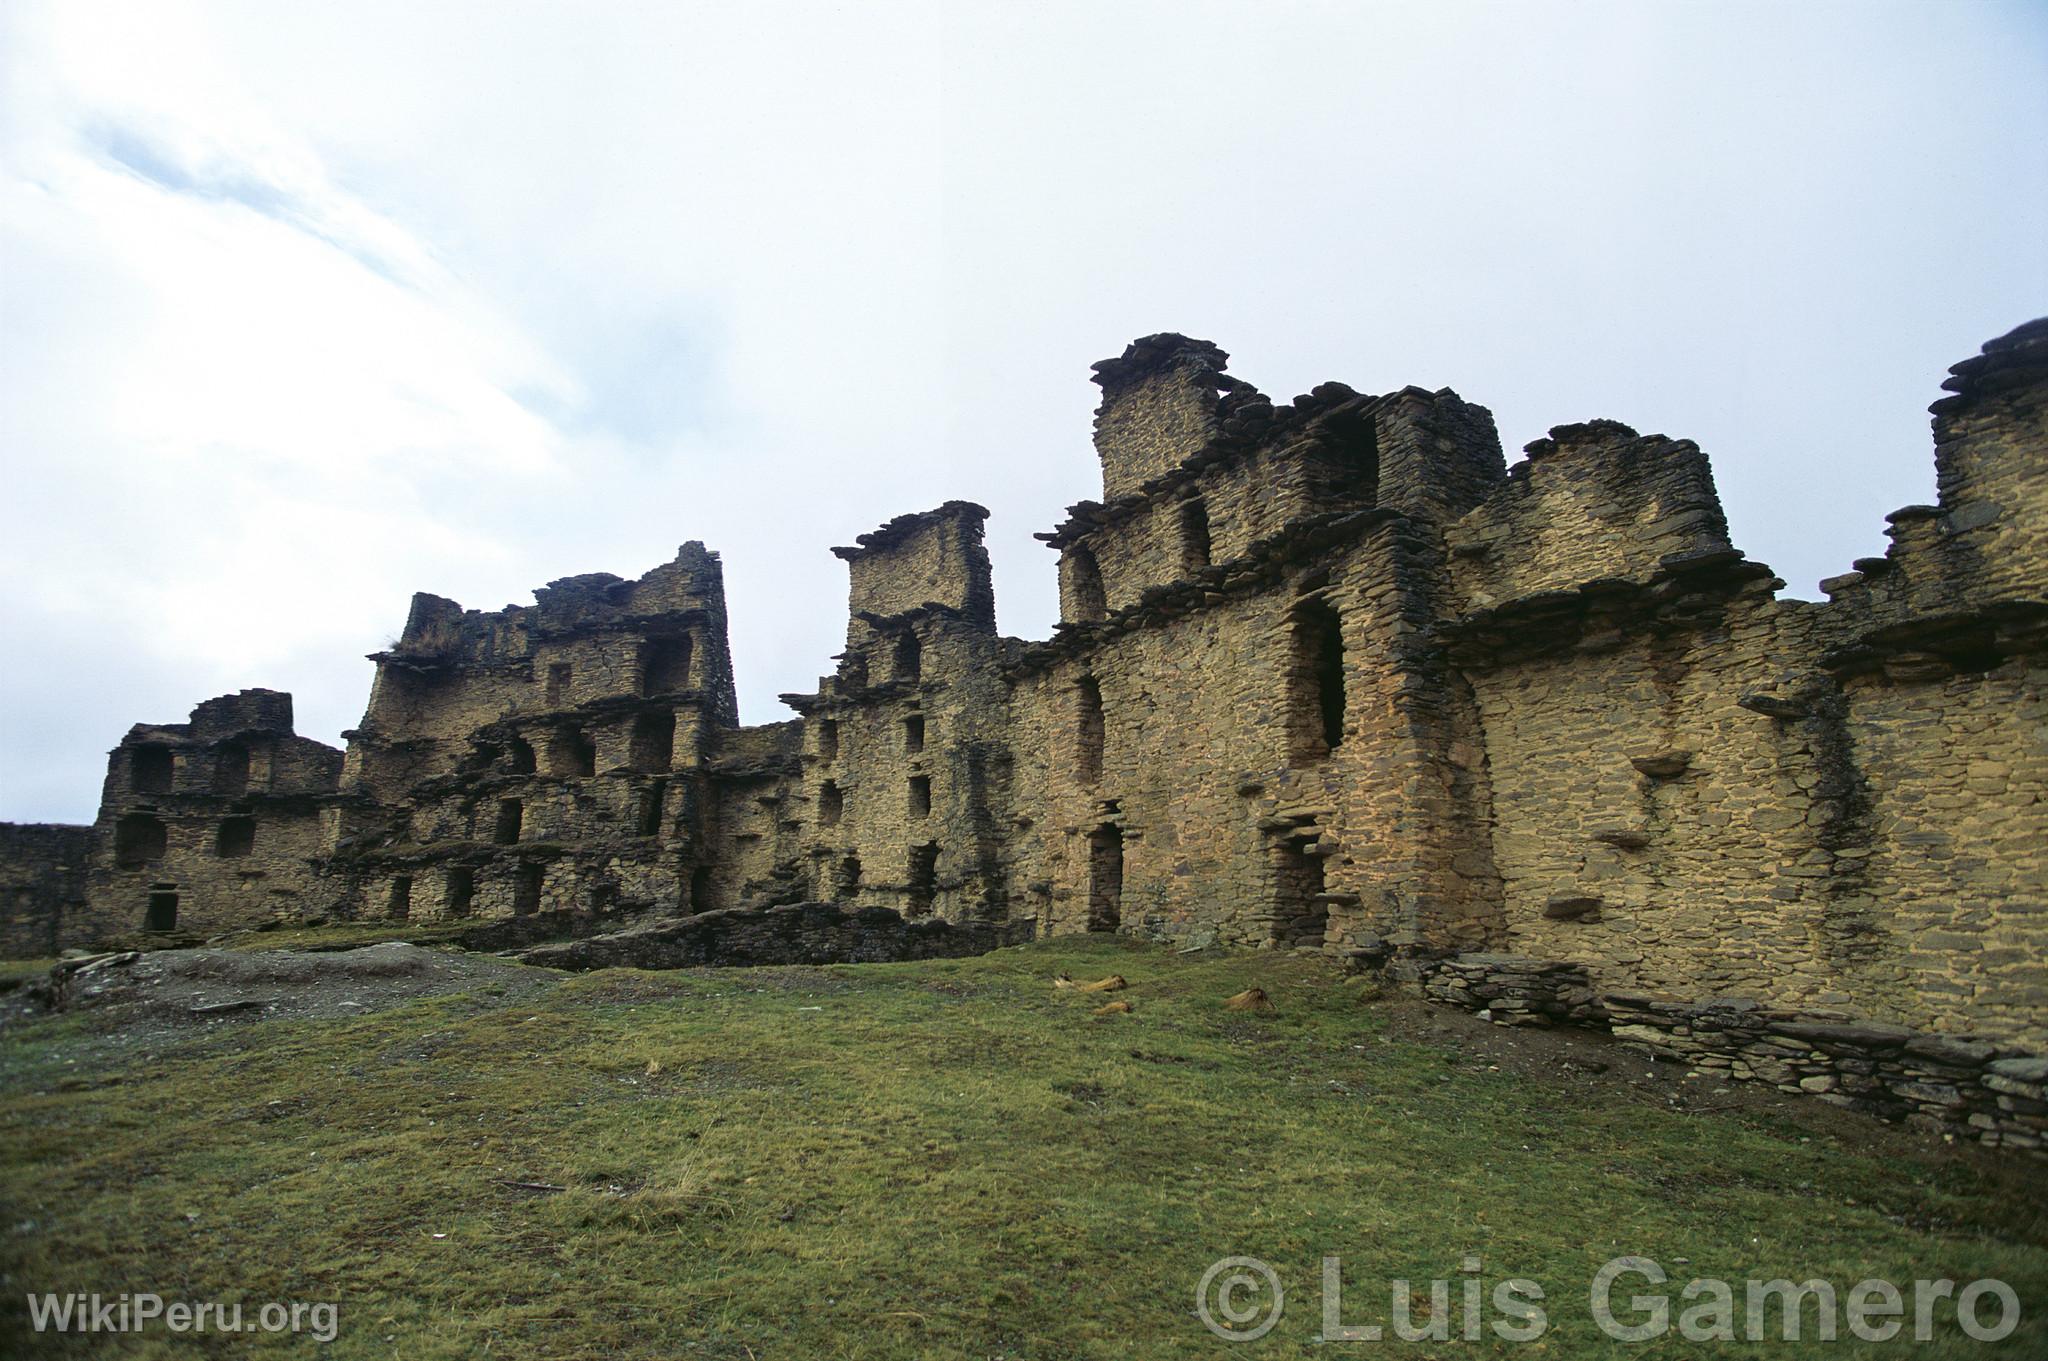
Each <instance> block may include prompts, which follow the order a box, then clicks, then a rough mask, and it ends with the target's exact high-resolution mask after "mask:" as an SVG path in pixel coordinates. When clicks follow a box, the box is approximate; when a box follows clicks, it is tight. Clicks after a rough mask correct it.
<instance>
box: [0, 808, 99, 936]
mask: <svg viewBox="0 0 2048 1361" xmlns="http://www.w3.org/2000/svg"><path fill="white" fill-rule="evenodd" d="M91 854H92V828H90V827H72V826H65V825H62V824H57V823H26V824H24V823H13V822H5V823H0V956H4V957H5V958H8V959H33V958H35V957H36V956H38V955H54V954H56V953H57V952H58V951H59V950H60V949H63V948H64V947H65V945H66V944H67V943H68V942H69V941H70V940H71V939H72V938H73V937H74V934H75V928H73V927H72V926H71V923H72V922H73V921H74V920H75V919H76V918H78V917H80V916H81V915H83V914H84V912H85V910H86V892H87V888H86V884H87V878H86V876H87V872H88V864H89V861H90V857H91Z"/></svg>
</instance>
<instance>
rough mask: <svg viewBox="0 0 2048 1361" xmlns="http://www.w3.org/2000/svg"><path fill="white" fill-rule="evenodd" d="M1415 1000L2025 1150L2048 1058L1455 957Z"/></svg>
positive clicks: (1979, 1039) (1958, 1035) (2042, 1112)
mask: <svg viewBox="0 0 2048 1361" xmlns="http://www.w3.org/2000/svg"><path fill="white" fill-rule="evenodd" d="M1422 986H1423V994H1424V995H1425V996H1427V997H1428V998H1430V999H1431V1000H1432V1001H1436V1002H1443V1003H1446V1004H1448V1005H1451V1006H1457V1007H1463V1008H1465V1009H1467V1010H1470V1011H1476V1012H1478V1013H1479V1014H1480V1015H1481V1016H1483V1017H1485V1018H1486V1019H1488V1020H1490V1021H1493V1022H1494V1023H1496V1024H1498V1025H1508V1026H1526V1025H1556V1024H1568V1025H1576V1026H1585V1027H1589V1028H1595V1029H1602V1030H1607V1031H1609V1032H1611V1033H1612V1034H1613V1035H1614V1036H1615V1037H1616V1038H1618V1039H1621V1040H1623V1041H1625V1042H1627V1043H1630V1044H1632V1045H1634V1046H1636V1047H1638V1048H1640V1049H1642V1050H1643V1051H1645V1052H1647V1053H1648V1054H1650V1055H1652V1056H1653V1057H1656V1058H1660V1059H1669V1060H1671V1061H1673V1062H1676V1063H1681V1064H1684V1065H1686V1066H1687V1067H1689V1068H1693V1069H1695V1070H1698V1071H1704V1072H1708V1073H1712V1074H1714V1075H1716V1076H1719V1077H1727V1078H1732V1079H1735V1080H1737V1081H1744V1082H1767V1083H1770V1084H1771V1085H1773V1086H1775V1087H1777V1088H1778V1089H1779V1090H1780V1091H1784V1092H1792V1093H1801V1094H1806V1095H1811V1096H1818V1097H1820V1098H1821V1099H1822V1100H1824V1101H1829V1102H1833V1103H1834V1104H1836V1105H1839V1106H1847V1107H1849V1108H1851V1109H1853V1110H1859V1111H1862V1112H1864V1113H1865V1114H1868V1115H1873V1116H1876V1117H1877V1118H1879V1119H1882V1120H1899V1121H1904V1122H1906V1123H1908V1124H1913V1125H1917V1126H1920V1127H1922V1128H1926V1129H1931V1130H1935V1131H1938V1132H1942V1133H1946V1134H1950V1135H1953V1136H1956V1137H1960V1138H1966V1139H1974V1140H1976V1141H1978V1142H1980V1143H1984V1144H1991V1145H1999V1146H2004V1147H2009V1148H2017V1149H2024V1150H2027V1151H2029V1152H2034V1153H2038V1152H2039V1151H2041V1149H2042V1148H2043V1144H2044V1140H2048V1058H2044V1057H2041V1056H2040V1055H2038V1054H2034V1053H2030V1052H2028V1051H2026V1050H2023V1049H2019V1048H2016V1047H2014V1046H2013V1045H2011V1044H2007V1043H2001V1042H1999V1041H1997V1040H1994V1039H1989V1038H1986V1037H1983V1036H1980V1035H1973V1034H1970V1033H1968V1032H1967V1031H1962V1032H1942V1033H1930V1032H1928V1031H1924V1030H1913V1029H1910V1028H1908V1027H1905V1026H1897V1025H1886V1024H1881V1023H1874V1022H1871V1021H1867V1020H1861V1019H1858V1018H1857V1017H1855V1016H1854V1015H1853V1014H1852V1013H1850V1012H1847V1011H1841V1010H1791V1009H1786V1008H1782V1007H1771V1006H1765V1005H1762V1004H1759V1003H1758V1002H1756V1001H1755V1000H1754V999H1751V998H1744V997H1730V996H1714V997H1707V998H1703V999H1687V998H1684V997H1679V996H1674V995H1671V994H1663V993H1603V992H1601V991H1600V990H1599V989H1598V988H1597V987H1596V985H1595V984H1594V982H1593V980H1592V978H1591V977H1590V976H1589V975H1588V973H1587V971H1586V970H1585V969H1584V968H1583V967H1581V966H1578V965H1574V964H1563V963H1558V962H1556V961H1552V960H1543V959H1534V958H1530V957H1528V956H1520V955H1500V954H1468V955H1458V956H1453V957H1451V958H1448V959H1444V960H1441V961H1438V962H1436V963H1435V964H1433V965H1431V966H1430V967H1429V969H1428V972H1427V975H1426V977H1425V980H1424V982H1423V985H1422Z"/></svg>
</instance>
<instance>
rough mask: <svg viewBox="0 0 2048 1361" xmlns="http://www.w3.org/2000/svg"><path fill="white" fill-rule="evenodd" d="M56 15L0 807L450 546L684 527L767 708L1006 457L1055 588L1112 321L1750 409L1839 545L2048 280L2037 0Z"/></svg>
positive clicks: (11, 60) (23, 10)
mask: <svg viewBox="0 0 2048 1361" xmlns="http://www.w3.org/2000/svg"><path fill="white" fill-rule="evenodd" d="M10 14H11V20H10V22H11V31H9V32H8V33H7V34H6V35H5V42H4V48H5V51H6V54H7V55H6V57H5V60H6V62H7V66H6V69H5V71H4V73H0V168H4V176H5V179H4V183H0V251H4V252H5V255H4V273H0V287H4V289H5V297H4V301H0V305H4V313H5V319H4V322H0V325H4V327H5V332H4V346H5V353H4V367H0V438H4V441H5V458H6V462H7V467H6V477H7V488H8V491H9V503H10V504H9V509H10V511H11V514H10V515H9V517H8V521H7V531H8V532H7V534H6V536H5V539H4V542H0V570H5V571H6V572H7V574H8V577H9V580H10V592H11V596H10V600H9V605H8V610H9V627H10V629H11V630H12V631H13V636H15V637H17V638H22V639H31V640H35V644H34V647H33V649H32V651H33V653H34V656H33V660H32V663H31V664H29V665H24V666H20V667H17V668H15V669H14V671H13V672H12V674H11V675H9V677H8V679H7V680H6V681H5V683H4V685H0V772H4V774H0V780H4V781H5V783H4V786H0V816H11V817H36V816H70V817H80V816H85V815H87V814H89V812H90V810H91V804H92V801H93V798H94V797H95V794H96V788H97V776H98V758H97V753H98V752H99V751H102V750H104V749H105V748H106V747H107V746H109V745H111V743H112V742H113V741H114V740H115V738H117V737H118V735H119V733H120V731H121V730H122V729H123V728H125V726H126V725H127V724H128V723H129V722H130V721H132V720H134V719H143V718H146V719H151V720H162V719H168V718H175V717H178V716H180V715H181V714H182V713H183V712H184V710H185V709H186V708H188V707H189V706H190V705H191V704H192V703H193V702H194V701H196V700H198V699H200V698H203V697H205V696H207V695H210V694H213V693H217V692H219V691H221V690H225V689H230V688H234V687H237V686H240V685H247V684H268V685H275V686H279V687H281V688H288V689H291V690H293V691H294V692H295V693H296V694H297V695H298V696H299V712H300V720H301V728H302V730H306V731H309V732H311V733H313V734H315V735H320V736H326V737H330V738H331V737H332V736H333V735H334V734H335V733H336V732H338V730H339V729H340V728H341V727H343V726H345V725H346V724H347V723H349V722H350V721H352V720H353V718H354V717H355V716H356V714H357V713H358V712H359V711H360V707H361V704H362V701H363V697H364V694H365V692H366V689H367V682H368V668H367V667H366V666H365V665H363V664H362V663H360V662H358V661H355V660H354V656H355V654H358V653H360V652H362V651H365V650H368V649H370V648H373V647H376V646H378V645H380V644H381V643H382V642H383V641H384V640H385V638H387V637H388V636H389V635H390V633H391V632H392V631H393V630H395V628H396V627H397V625H398V623H399V621H400V620H401V619H402V617H403V614H404V610H405V603H406V598H407V596H408V594H409V593H410V592H411V591H413V590H415V589H426V590H434V591H437V592H440V593H443V594H448V595H453V596H455V597H456V598H458V599H461V600H463V601H464V603H466V604H470V605H474V606H478V607H483V608H492V607H495V606H497V605H500V604H503V603H505V602H507V601H510V600H513V599H523V598H525V592H526V591H527V590H529V589H530V588H531V587H532V586H534V585H536V584H538V583H540V582H543V581H546V580H548V579H551V578H553V577H557V576H561V575H565V574H569V573H574V572H582V571H592V570H609V571H614V572H619V573H621V574H632V573H638V572H640V571H643V570H645V569H646V568H647V567H649V566H651V565H653V564H654V563H655V562H657V561H660V560H662V559H663V558H665V557H667V556H668V555H669V554H670V553H671V552H672V551H673V548H674V545H675V544H676V543H677V542H679V541H681V540H683V539H686V538H703V539H705V540H707V541H708V542H710V543H711V545H712V546H713V547H715V548H718V549H720V550H722V551H723V553H724V555H725V558H726V562H727V574H728V587H729V592H730V596H731V603H732V608H733V629H734V642H735V650H736V654H737V661H738V667H739V671H740V681H741V686H742V704H743V709H744V710H745V712H746V716H747V717H748V718H749V719H750V720H752V721H761V720H765V719H768V718H771V717H774V716H775V709H774V706H773V704H772V700H771V698H770V697H772V696H773V695H774V694H775V693H776V692H778V691H781V690H788V689H797V688H805V687H807V686H808V684H809V683H810V681H811V678H813V677H815V676H816V675H817V674H819V673H820V672H821V671H824V670H826V669H828V668H829V660H828V658H829V654H830V653H831V652H832V651H833V650H835V649H836V647H837V644H838V641H839V638H840V636H841V629H842V619H841V609H842V606H843V590H844V578H843V575H842V573H843V568H842V567H841V565H840V564H838V563H837V562H836V561H834V560H833V559H831V558H830V557H829V555H828V554H827V553H826V552H825V549H826V548H827V547H828V546H829V545H830V544H832V543H841V542H846V541H847V540H848V539H849V538H850V537H851V536H852V535H854V534H856V533H859V532H861V531H862V530H864V529H866V528H870V527H872V525H874V524H875V523H877V522H879V521H881V520H883V519H886V518H888V517H889V516H891V515H893V514H896V513H898V512H900V511H903V510H906V509H911V508H915V507H919V506H925V505H930V504H934V503H936V502H938V501H940V500H942V499H945V498H946V497H950V496H966V497H971V498H973V499H976V500H980V501H982V502H984V503H985V504H988V505H990V506H991V507H992V508H993V509H994V510H995V512H996V516H995V519H994V520H993V521H992V522H991V545H992V549H993V551H994V553H995V556H996V560H997V594H998V603H999V608H1000V609H1001V611H1002V614H1003V620H1004V624H1005V626H1006V627H1007V628H1009V629H1010V630H1012V631H1015V632H1024V633H1030V634H1040V633H1043V632H1044V630H1045V629H1046V627H1047V626H1048V624H1049V622H1050V618H1051V614H1052V610H1053V605H1052V600H1053V589H1052V585H1053V583H1052V573H1051V560H1050V556H1049V555H1048V554H1046V553H1045V551H1044V550H1043V548H1042V547H1040V546H1039V545H1037V544H1036V543H1034V542H1033V541H1032V540H1031V539H1030V537H1029V536H1030V534H1031V532H1032V531H1034V530H1037V529H1041V528H1044V527H1046V526H1048V525H1049V524H1051V523H1052V522H1053V521H1054V520H1055V519H1056V518H1057V517H1058V514H1059V511H1060V508H1061V507H1062V506H1064V505H1065V504H1067V503H1069V502H1071V501H1074V500H1076V499H1079V498H1081V497H1083V496H1088V495H1092V494H1094V493H1095V491H1096V490H1097V488H1096V485H1095V483H1094V481H1093V478H1094V465H1093V459H1092V456H1091V454H1090V451H1089V449H1088V445H1087V432H1088V411H1089V408H1090V406H1091V405H1092V395H1093V390H1092V389H1091V388H1090V387H1089V386H1088V385H1087V383H1086V381H1085V379H1086V366H1087V364H1088V363H1089V362H1090V361H1092V360H1094V359H1097V358H1100V357H1102V356H1103V355H1105V354H1109V353H1113V352H1115V351H1116V350H1117V349H1118V348H1120V347H1121V345H1122V344H1123V342H1124V341H1125V340H1128V339H1129V338H1130V337H1132V336H1134V335H1138V334H1143V333H1147V332H1150V331H1155V330H1160V329H1180V330H1186V331H1189V332H1192V333H1195V334H1199V335H1205V336H1208V337H1210V338H1212V339H1215V340H1216V341H1218V342H1219V343H1221V344H1223V345H1224V346H1225V347H1226V348H1228V349H1230V350H1231V351H1232V352H1233V354H1234V355H1235V356H1236V359H1237V364H1236V367H1237V369H1238V370H1239V371H1241V372H1242V373H1243V374H1244V375H1245V376H1246V377H1247V378H1249V379H1251V380H1252V381H1254V382H1257V383H1259V384H1260V385H1261V386H1264V387H1266V388H1267V389H1268V390H1269V391H1271V392H1273V393H1274V395H1275V396H1277V397H1281V398H1285V397H1288V396H1291V395H1292V394H1294V393H1296V392H1300V391H1305V390H1306V389H1307V388H1308V387H1310V386H1312V385H1313V384H1314V383H1316V382H1319V381H1321V380H1323V379H1327V378H1340V379H1343V380H1345V381H1348V382H1351V383H1353V384H1354V385H1356V386H1359V387H1361V388H1365V389H1370V390H1385V389H1388V388H1392V387H1396V386H1399V385H1400V384H1402V383H1407V382H1420V383H1424V384H1428V385H1442V384H1448V385H1453V386H1456V387H1457V388H1458V389H1459V390H1460V391H1461V392H1463V393H1464V394H1465V395H1466V396H1468V397H1470V398H1472V399H1474V400H1477V401H1481V402H1484V403H1487V404H1488V405H1490V406H1492V407H1493V408H1494V409H1495V411H1496V414H1497V415H1498V416H1499V417H1500V422H1501V427H1502V434H1503V438H1504V440H1505V441H1506V442H1507V443H1508V444H1509V446H1510V448H1513V447H1515V446H1518V445H1519V444H1521V443H1522V442H1524V441H1526V440H1528V439H1531V438H1533V437H1535V436H1537V435H1539V434H1541V433H1542V431H1543V429H1544V428H1545V427H1547V426H1548V425H1551V424H1554V423H1558V422H1562V421H1568V420H1577V419H1583V418H1585V417H1587V416H1592V415H1611V416H1615V417H1618V418H1621V419H1625V420H1628V421H1630V422H1631V423H1633V424H1637V425H1639V426H1640V427H1642V428H1644V429H1659V430H1665V431H1668V432H1670V433H1672V434H1677V435H1689V436H1692V437H1695V438H1698V439H1699V440H1700V441H1701V442H1702V444H1703V445H1704V446H1705V447H1706V448H1707V449H1708V451H1709V452H1710V454H1712V455H1713V456H1714V458H1715V460H1716V467H1717V470H1718V473H1719V476H1720V482H1721V487H1722V491H1723V494H1724V497H1725V499H1726V500H1727V501H1728V503H1729V510H1730V513H1731V518H1732V520H1733V521H1734V527H1735V533H1736V537H1737V540H1738V542H1740V543H1742V544H1743V545H1744V546H1745V547H1747V548H1749V549H1750V550H1751V551H1752V553H1753V554H1754V555H1756V556H1758V557H1761V558H1764V559H1765V560H1768V561H1771V562H1773V563H1774V564H1776V565H1777V566H1779V567H1780V569H1781V570H1783V571H1784V572H1785V573H1786V575H1787V576H1788V577H1790V578H1791V579H1792V580H1793V581H1794V582H1795V584H1796V585H1798V586H1801V587H1805V586H1809V585H1810V583H1811V582H1812V581H1813V580H1814V579H1815V578H1817V577H1818V576H1820V575H1822V574H1824V573H1826V572H1831V571H1834V570H1839V568H1840V567H1841V566H1842V565H1844V564H1845V563H1846V562H1847V560H1848V559H1849V558H1850V557H1853V556H1856V555H1859V554H1861V553H1864V552H1868V551H1871V550H1872V549H1873V548H1875V547H1876V546H1878V545H1879V543H1880V542H1881V539H1880V534H1881V528H1882V525H1881V520H1880V516H1881V514H1882V512H1883V511H1885V510H1887V509H1890V508H1891V507H1893V506H1895V505H1897V504H1900V503H1902V502H1905V501H1909V500H1919V499H1926V498H1927V497H1928V496H1930V495H1931V477H1930V463H1929V451H1928V448H1927V444H1926V440H1925V427H1924V423H1923V417H1922V415H1921V408H1922V407H1923V406H1924V405H1925V403H1926V402H1927V401H1928V400H1930V399H1931V398H1932V397H1933V396H1934V395H1936V385H1937V383H1938V381H1939V378H1940V376H1941V370H1942V368H1943V366H1945V365H1946V364H1948V363H1950V362H1953V361H1954V360H1956V359H1959V358H1962V357H1963V356H1964V355H1965V354H1967V353H1969V352H1970V351H1971V350H1972V349H1973V348H1974V347H1975V346H1976V345H1977V344H1978V343H1979V342H1980V341H1982V340H1984V339H1986V338H1988V337H1989V336H1990V335H1992V334H1994V333H1997V332H1999V331H2002V330H2004V329H2006V328H2007V327H2009V326H2011V325H2013V324H2015V323H2016V322H2018V321H2020V320H2022V319H2024V318H2025V317H2026V316H2028V315H2032V314H2033V313H2035V312H2038V311H2041V310H2043V309H2042V308H2041V306H2040V305H2039V304H2040V297H2041V295H2042V293H2043V291H2044V285H2048V266H2044V264H2043V263H2042V260H2041V256H2040V253H2039V251H2038V249H2037V247H2036V243H2037V242H2038V239H2039V237H2040V236H2041V234H2042V227H2043V223H2042V221H2041V218H2042V214H2043V207H2044V194H2048V191H2044V189H2043V185H2044V183H2048V173H2044V171H2048V164H2044V161H2043V157H2044V154H2048V153H2044V152H2043V151H2042V149H2041V146H2040V143H2039V141H2038V139H2035V140H2033V141H2026V140H2023V139H2021V138H2019V137H2017V136H2015V135H2014V133H2013V129H2016V128H2020V127H2026V126H2034V125H2038V124H2039V123H2040V122H2041V121H2042V116H2043V115H2044V114H2048V107H2044V103H2043V96H2042V93H2041V91H2042V90H2043V89H2044V88H2048V53H2044V42H2048V40H2044V27H2048V26H2043V25H2042V24H2041V23H2040V22H2039V18H2038V11H2033V12H2030V11H2029V10H2028V9H2027V8H2026V7H2024V6H1996V5H1977V6H1970V7H1965V8H1960V9H1956V8H1949V9H1944V10H1942V11H1939V12H1937V11H1933V10H1928V9H1924V8H1920V7H1914V6H1886V7H1874V6H1862V7H1857V8H1855V9H1853V10H1852V9H1842V8H1835V7H1830V6H1817V5H1816V6H1800V7H1796V8H1791V7H1783V6H1776V5H1744V6H1716V7H1712V8H1711V9H1705V8H1693V9H1650V8H1646V7H1641V6H1584V5H1558V6H1542V7H1537V6H1527V7H1515V8H1512V9H1510V8H1506V7H1500V6H1493V5H1479V6H1460V5H1428V6H1419V5H1418V6H1405V5H1403V6H1396V5H1378V6H1365V5H1328V4H1315V3H1306V2H1303V3H1294V4H1259V5H1239V4H1221V3H1195V2H1193V0H1184V2H1181V3H1171V4H1168V3H1139V2H1138V0H1122V2H1121V3H1116V2H1111V3H1096V4H1089V5H1085V6H1084V5H1078V4H1045V5H1033V6H988V5H958V4H949V5H940V4H927V3H918V4H882V3H878V4H871V5H843V4H825V3H817V4H800V5H778V6H774V7H772V8H764V7H761V6H758V5H752V4H741V3H737V2H736V0H735V2H734V3H695V4H691V5H688V6H679V5H666V4H647V5H634V4H626V3H612V4H604V5H594V6H590V5H579V6H564V5H558V4H528V3H516V2H515V0H493V2H492V3H489V4H480V3H453V2H452V0H450V2H448V3H437V4H433V5H419V4H417V3H387V2H385V0H363V2H362V3H357V4H350V5H346V6H341V5H336V6H293V7H289V8H284V9H281V8H279V7H277V6H275V5H273V4H267V3H259V4H233V3H219V4H204V5H181V4H164V3H151V4H116V5H99V4H85V3H76V2H72V3H64V4H55V5H47V6H44V7H40V8H37V7H33V6H17V7H15V8H14V9H12V10H11V11H10ZM1816 488H1825V491H1824V492H1817V491H1816Z"/></svg>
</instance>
